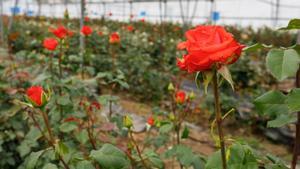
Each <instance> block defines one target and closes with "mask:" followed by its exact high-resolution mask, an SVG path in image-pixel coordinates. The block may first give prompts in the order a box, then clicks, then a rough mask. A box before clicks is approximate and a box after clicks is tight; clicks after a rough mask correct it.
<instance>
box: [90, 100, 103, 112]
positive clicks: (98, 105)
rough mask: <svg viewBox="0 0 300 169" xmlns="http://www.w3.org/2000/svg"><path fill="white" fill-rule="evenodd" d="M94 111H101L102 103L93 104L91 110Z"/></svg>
mask: <svg viewBox="0 0 300 169" xmlns="http://www.w3.org/2000/svg"><path fill="white" fill-rule="evenodd" d="M93 109H97V110H100V109H101V105H100V103H98V102H96V101H94V102H92V103H91V105H90V107H89V110H90V111H92V110H93Z"/></svg>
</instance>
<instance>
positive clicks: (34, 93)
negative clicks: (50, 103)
mask: <svg viewBox="0 0 300 169" xmlns="http://www.w3.org/2000/svg"><path fill="white" fill-rule="evenodd" d="M43 93H44V90H43V88H42V87H41V86H32V87H30V88H28V89H27V91H26V95H27V97H28V99H30V101H31V102H32V103H34V104H35V106H42V105H43V101H42V100H43V99H42V97H43Z"/></svg>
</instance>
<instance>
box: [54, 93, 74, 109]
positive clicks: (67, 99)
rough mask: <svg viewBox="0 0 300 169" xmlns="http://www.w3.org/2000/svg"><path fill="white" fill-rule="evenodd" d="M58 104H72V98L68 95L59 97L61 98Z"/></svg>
mask: <svg viewBox="0 0 300 169" xmlns="http://www.w3.org/2000/svg"><path fill="white" fill-rule="evenodd" d="M57 103H58V104H59V105H62V106H66V105H68V104H72V102H71V100H70V97H69V96H68V95H64V96H59V98H58V99H57Z"/></svg>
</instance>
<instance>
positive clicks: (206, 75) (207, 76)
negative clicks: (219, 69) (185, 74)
mask: <svg viewBox="0 0 300 169" xmlns="http://www.w3.org/2000/svg"><path fill="white" fill-rule="evenodd" d="M202 74H203V84H204V92H205V94H207V88H208V85H209V83H210V82H211V80H212V78H213V77H214V74H213V72H211V71H205V72H203V73H202Z"/></svg>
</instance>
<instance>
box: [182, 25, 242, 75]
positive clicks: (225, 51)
mask: <svg viewBox="0 0 300 169" xmlns="http://www.w3.org/2000/svg"><path fill="white" fill-rule="evenodd" d="M185 36H186V38H187V41H185V42H182V43H180V44H178V46H177V48H178V49H180V50H182V49H186V50H187V54H186V55H184V56H183V58H182V59H177V66H178V67H179V68H180V69H181V70H186V71H188V72H190V73H192V72H197V71H205V70H210V69H212V68H213V66H214V65H216V66H221V65H228V64H232V63H234V62H236V61H237V60H238V58H239V57H240V55H241V52H242V49H243V48H244V45H241V44H239V43H238V42H237V41H235V39H234V38H233V35H232V34H230V33H228V32H227V31H226V30H225V29H224V28H223V27H221V26H198V27H196V28H195V29H192V30H189V31H187V32H186V34H185Z"/></svg>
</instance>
